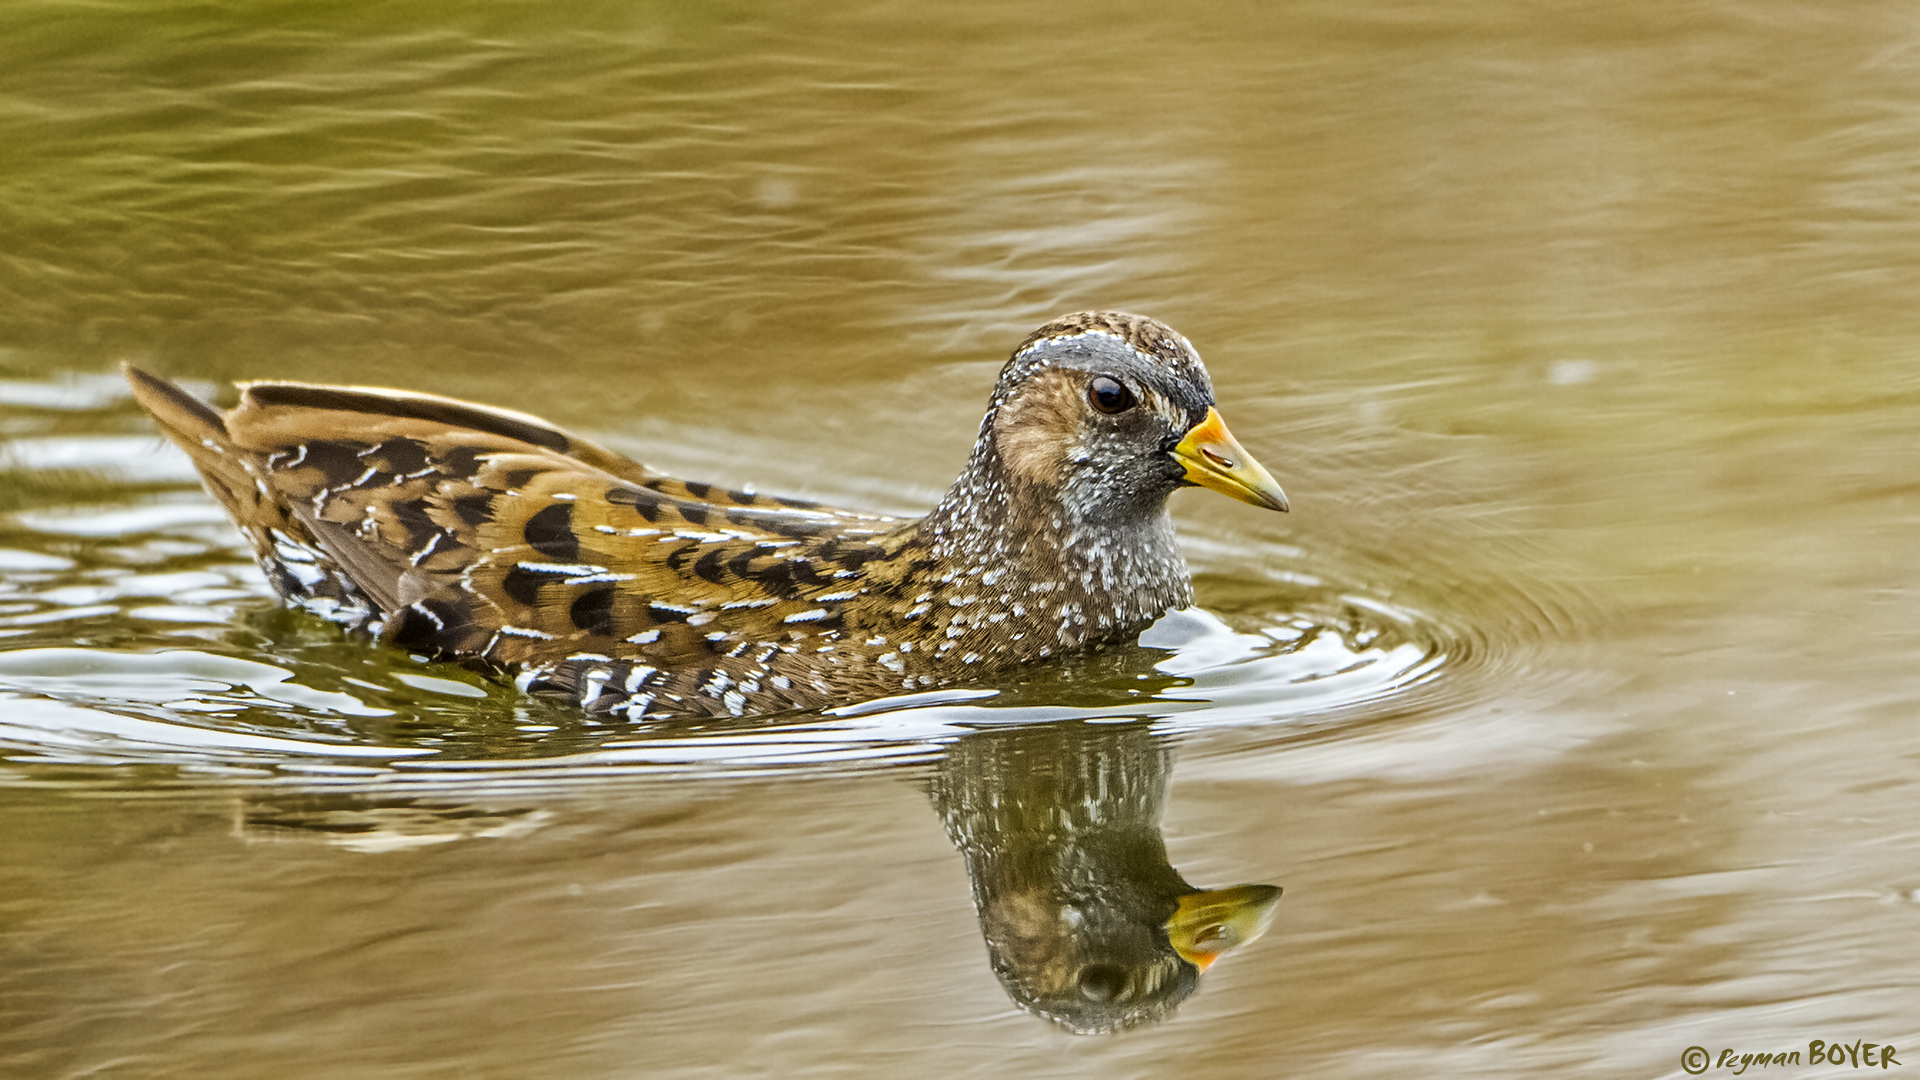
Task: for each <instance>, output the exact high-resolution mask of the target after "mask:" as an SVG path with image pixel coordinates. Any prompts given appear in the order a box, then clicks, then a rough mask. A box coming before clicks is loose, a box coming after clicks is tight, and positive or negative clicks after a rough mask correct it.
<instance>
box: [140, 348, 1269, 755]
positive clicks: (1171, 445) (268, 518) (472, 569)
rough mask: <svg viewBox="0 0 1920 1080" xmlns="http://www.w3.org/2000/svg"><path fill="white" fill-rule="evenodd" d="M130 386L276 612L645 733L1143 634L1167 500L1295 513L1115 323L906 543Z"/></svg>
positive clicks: (1200, 406)
mask: <svg viewBox="0 0 1920 1080" xmlns="http://www.w3.org/2000/svg"><path fill="white" fill-rule="evenodd" d="M128 375H129V378H130V380H131V381H132V383H133V386H134V390H135V395H136V397H137V398H138V399H139V400H140V402H141V404H142V405H143V406H145V407H146V409H147V410H148V411H149V412H150V413H152V414H153V416H154V418H155V419H156V421H157V422H158V423H159V425H160V427H161V429H162V430H163V431H164V432H165V433H166V434H167V435H168V436H169V437H170V438H172V439H173V440H174V441H175V442H177V443H179V444H180V445H181V446H182V447H183V448H184V449H185V450H186V451H187V452H188V454H190V455H191V456H192V457H193V459H194V462H195V464H196V465H197V466H198V467H199V469H200V471H201V474H202V476H203V477H204V478H205V480H206V483H207V486H208V488H209V490H211V491H212V492H213V493H214V494H215V495H216V496H217V497H218V498H219V499H220V500H221V502H222V503H223V504H225V506H226V508H227V510H228V511H229V513H230V514H232V516H233V518H234V520H235V522H236V523H237V524H238V525H239V526H240V528H241V530H242V531H243V532H244V533H245V534H246V535H247V537H248V539H249V540H250V542H251V543H252V546H253V549H254V554H255V556H256V558H258V559H259V561H260V563H261V565H262V567H263V568H265V570H266V572H267V576H268V578H269V580H270V581H271V582H272V583H273V585H274V587H275V588H276V589H277V590H278V591H279V592H280V593H281V595H282V596H283V597H285V598H286V599H287V600H288V602H289V603H293V604H296V605H298V606H301V607H304V608H306V609H307V610H309V611H313V612H315V613H317V614H320V615H322V616H324V617H326V618H329V619H332V620H333V621H335V622H338V623H341V624H343V625H346V626H348V627H350V628H354V629H365V630H370V631H372V632H374V633H375V634H377V635H378V636H379V637H380V638H381V639H382V640H384V641H388V642H390V643H392V644H394V645H397V646H400V647H402V648H407V649H410V650H413V651H416V652H423V653H427V654H431V655H435V656H442V657H450V658H463V659H469V660H475V661H480V662H483V663H485V664H488V665H492V666H496V667H498V668H501V669H504V670H511V671H515V672H517V673H518V682H519V684H520V685H521V686H522V688H524V689H528V690H533V691H542V692H550V693H557V694H564V695H566V696H569V697H572V698H573V699H574V700H576V701H578V702H579V703H580V704H581V705H582V706H584V707H585V708H586V709H587V710H588V711H590V712H598V713H611V714H614V715H618V716H621V717H625V718H630V719H636V720H637V719H642V718H647V717H658V716H686V715H743V714H748V713H754V714H758V713H768V712H777V711H782V710H786V709H803V708H816V707H820V706H822V705H826V704H831V703H834V702H838V701H847V700H855V699H859V698H865V697H874V696H879V695H884V694H889V693H897V692H903V691H914V690H921V689H929V688H932V687H936V686H940V685H945V684H949V683H953V682H956V681H961V680H965V679H971V678H978V677H979V676H980V675H981V674H982V673H984V672H985V671H988V670H991V669H994V668H1001V667H1005V666H1008V665H1011V664H1017V663H1022V662H1027V661H1033V660H1038V659H1043V658H1046V657H1049V656H1057V655H1061V654H1064V653H1069V652H1074V651H1079V650H1083V649H1088V648H1093V647H1097V646H1100V645H1103V644H1106V643H1110V642H1114V641H1119V640H1123V639H1127V638H1130V637H1132V636H1134V635H1137V634H1138V633H1139V631H1140V630H1141V629H1143V628H1144V627H1145V626H1147V625H1148V624H1150V623H1151V622H1152V621H1153V620H1154V619H1156V618H1158V617H1159V616H1160V615H1161V614H1163V613H1164V612H1166V611H1167V610H1169V609H1170V608H1175V607H1180V606H1184V605H1186V604H1187V603H1189V602H1190V601H1191V598H1192V589H1191V585H1190V584H1189V581H1188V577H1187V571H1186V566H1185V563H1184V561H1183V560H1182V559H1181V556H1180V553H1179V550H1178V548H1177V547H1176V546H1175V543H1174V538H1173V528H1172V523H1171V521H1170V520H1169V519H1168V518H1167V515H1166V510H1165V501H1166V496H1167V495H1168V494H1170V493H1171V492H1172V491H1173V490H1174V489H1175V488H1177V487H1180V486H1185V485H1188V484H1193V483H1200V484H1205V485H1206V486H1210V487H1215V488H1218V489H1220V490H1222V491H1225V492H1227V493H1228V494H1231V495H1234V496H1235V497H1237V498H1241V499H1243V500H1245V501H1248V502H1254V503H1257V504H1261V505H1267V506H1271V507H1274V508H1276V509H1284V508H1285V504H1284V500H1283V497H1282V496H1281V495H1280V493H1279V489H1278V487H1277V486H1275V485H1274V484H1273V481H1272V480H1271V478H1269V477H1267V475H1266V473H1265V471H1264V470H1262V469H1261V468H1260V466H1259V465H1258V464H1257V463H1254V462H1253V461H1252V460H1251V459H1250V458H1247V457H1246V455H1245V454H1244V452H1242V451H1240V449H1239V447H1238V445H1237V444H1235V443H1234V442H1233V440H1232V437H1231V436H1230V435H1228V434H1227V432H1226V429H1225V427H1224V426H1222V425H1220V423H1219V418H1218V415H1217V414H1216V413H1214V412H1213V410H1212V388H1211V386H1210V384H1209V383H1208V382H1207V377H1206V371H1205V369H1204V368H1203V367H1202V366H1201V364H1200V361H1199V358H1198V356H1196V355H1195V354H1194V353H1193V351H1192V348H1191V346H1189V345H1188V344H1187V342H1186V340H1185V339H1184V338H1181V337H1180V336H1179V335H1178V334H1175V333H1174V332H1173V331H1171V330H1169V329H1167V328H1166V327H1165V326H1163V325H1162V324H1160V323H1158V322H1155V321H1154V320H1151V319H1145V318H1141V317H1138V316H1130V315H1119V314H1114V313H1090V314H1082V315H1076V316H1068V317H1066V318H1064V319H1060V320H1056V321H1055V322H1053V323H1050V324H1048V325H1047V326H1045V327H1042V328H1041V329H1040V330H1039V331H1036V332H1035V333H1034V334H1033V335H1032V336H1031V337H1029V338H1028V339H1027V341H1026V342H1025V343H1024V344H1023V345H1022V346H1021V347H1020V349H1018V350H1016V351H1015V353H1014V356H1013V358H1012V359H1011V360H1010V361H1009V362H1008V364H1007V366H1006V368H1005V369H1004V370H1003V371H1002V373H1001V377H1000V381H999V383H998V385H997V386H996V388H995V391H994V395H993V398H992V400H991V402H990V403H989V408H988V412H987V416H986V419H985V421H984V422H983V423H982V425H981V434H980V439H979V441H978V442H977V443H976V444H975V447H974V451H973V454H972V457H971V459H970V461H969V463H968V467H967V470H966V471H965V472H964V473H963V474H962V475H961V477H960V479H959V480H957V481H956V482H955V483H954V486H953V487H952V489H950V490H949V491H948V493H947V495H946V497H945V498H944V499H943V500H942V501H941V503H940V505H939V506H938V507H936V508H935V509H934V510H933V512H931V513H930V514H928V515H927V516H926V517H924V518H920V519H916V520H903V519H897V518H889V517H882V516H877V515H870V514H861V513H855V512H851V511H844V510H836V509H831V508H827V507H823V506H819V505H817V504H814V503H808V502H801V501H796V500H788V499H779V498H772V497H768V496H764V495H756V494H751V493H746V492H738V491H725V490H721V489H718V488H714V487H712V486H710V485H707V484H700V483H693V482H688V481H681V480H676V479H673V478H671V477H667V476H665V475H662V474H660V473H658V472H655V471H654V470H651V469H649V468H647V467H646V466H643V465H640V464H638V463H636V462H634V461H632V460H630V459H628V458H626V457H623V456H622V455H619V454H616V453H614V452H612V451H609V450H606V449H604V448H602V447H599V446H596V445H594V444H592V443H591V442H588V441H586V440H583V439H581V438H579V437H577V436H574V435H570V434H568V433H566V432H564V431H561V430H560V429H558V428H555V427H553V426H551V425H549V424H547V423H545V422H544V421H541V420H539V419H537V418H535V417H531V416H527V415H525V414H522V413H516V412H511V411H507V410H501V409H493V408H488V407H485V406H480V405H472V404H467V403H464V402H459V401H455V400H453V399H449V398H442V397H436V396H432V395H426V394H413V393H404V392H400V391H391V390H374V389H367V388H359V387H332V386H316V385H309V384H302V383H277V382H266V383H249V384H245V385H243V387H242V392H241V398H240V403H239V405H238V406H237V407H236V408H234V409H233V410H231V411H229V412H228V413H226V414H224V415H223V414H220V413H217V412H215V411H214V410H212V409H211V408H209V407H208V406H206V405H205V404H203V403H201V402H200V401H199V400H197V399H195V398H193V397H192V396H190V395H188V394H186V393H185V392H184V391H181V390H180V389H178V388H177V387H174V386H173V385H172V384H170V383H167V382H165V381H163V380H161V379H158V378H155V377H154V376H151V375H148V374H146V373H144V372H141V371H138V370H136V369H131V368H129V371H128Z"/></svg>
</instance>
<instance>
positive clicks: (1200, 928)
mask: <svg viewBox="0 0 1920 1080" xmlns="http://www.w3.org/2000/svg"><path fill="white" fill-rule="evenodd" d="M1278 906H1280V889H1279V887H1278V886H1274V885H1235V886H1234V887H1233V888H1231V889H1214V890H1212V891H1210V892H1196V893H1188V894H1187V895H1185V896H1183V897H1181V898H1180V906H1179V907H1178V908H1176V909H1175V910H1174V913H1173V918H1171V919H1168V920H1167V940H1168V941H1169V942H1171V943H1172V944H1173V951H1174V952H1177V953H1179V954H1180V959H1182V960H1185V961H1186V962H1187V963H1189V964H1192V965H1193V966H1194V967H1197V968H1199V969H1200V970H1201V971H1205V970H1207V966H1208V965H1210V964H1212V963H1213V962H1214V961H1215V960H1218V959H1220V958H1221V957H1222V956H1225V955H1226V954H1227V953H1229V952H1232V951H1233V950H1234V949H1236V948H1238V947H1240V946H1242V945H1245V944H1246V943H1247V942H1249V941H1252V940H1253V939H1254V938H1257V937H1259V936H1260V935H1261V934H1264V933H1266V932H1267V927H1269V926H1271V925H1273V909H1274V908H1276V907H1278Z"/></svg>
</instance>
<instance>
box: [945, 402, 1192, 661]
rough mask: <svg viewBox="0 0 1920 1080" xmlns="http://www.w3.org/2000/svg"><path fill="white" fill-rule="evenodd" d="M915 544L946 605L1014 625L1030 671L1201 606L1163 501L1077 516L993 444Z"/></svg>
mask: <svg viewBox="0 0 1920 1080" xmlns="http://www.w3.org/2000/svg"><path fill="white" fill-rule="evenodd" d="M919 540H920V542H921V543H922V544H923V545H925V547H926V548H927V549H929V551H930V554H931V556H932V561H933V568H932V569H933V573H932V577H933V579H934V580H936V581H938V582H939V583H940V584H941V586H942V587H941V588H940V589H939V590H938V591H939V593H941V594H943V596H944V599H945V600H946V601H947V602H950V603H951V604H952V605H953V606H955V607H961V606H965V607H969V608H973V609H975V610H977V611H978V612H980V613H982V615H981V616H980V617H984V618H987V619H993V618H994V616H996V615H997V616H999V619H998V620H995V621H996V622H1011V623H1013V624H1015V625H1014V626H1012V627H1009V628H1007V629H1009V630H1011V631H1012V633H1020V634H1024V635H1025V636H1024V637H1023V638H1021V641H1022V642H1023V645H1022V646H1021V647H1019V651H1020V652H1021V653H1022V654H1023V655H1024V656H1026V657H1027V658H1029V659H1031V658H1035V657H1043V656H1051V655H1057V654H1059V653H1063V652H1067V651H1071V650H1074V649H1078V648H1081V647H1084V646H1087V645H1092V644H1100V643H1108V642H1113V641H1117V640H1122V639H1126V638H1131V637H1133V636H1135V635H1137V634H1138V633H1139V632H1140V631H1141V630H1143V629H1145V628H1146V626H1147V625H1149V624H1151V623H1152V622H1153V620H1155V619H1157V618H1159V617H1160V616H1161V615H1162V614H1164V613H1166V612H1167V611H1168V610H1169V609H1172V608H1176V607H1185V606H1187V605H1188V604H1190V603H1192V601H1193V587H1192V584H1191V583H1190V581H1189V579H1188V575H1187V566H1186V561H1185V560H1184V559H1183V558H1182V557H1181V555H1180V549H1179V546H1178V544H1177V543H1176V542H1175V540H1174V534H1173V522H1172V520H1171V519H1170V518H1168V516H1167V512H1166V502H1165V499H1164V498H1163V499H1159V500H1154V501H1153V504H1152V505H1150V506H1139V507H1133V508H1130V509H1129V510H1128V511H1127V512H1123V513H1114V512H1112V508H1111V507H1082V506H1078V505H1076V502H1075V500H1074V499H1072V498H1071V497H1070V492H1067V491H1066V489H1064V488H1062V487H1043V486H1042V485H1038V484H1034V483H1030V482H1026V481H1023V480H1022V479H1021V478H1019V477H1017V476H1014V475H1012V474H1011V473H1010V471H1009V470H1008V469H1007V468H1006V467H1005V466H1004V464H1003V463H1002V461H1001V460H1000V458H999V456H998V455H997V454H996V453H995V452H994V448H993V445H992V442H991V440H983V442H982V444H981V445H980V446H977V447H976V448H975V451H974V457H973V460H972V461H971V462H969V464H968V468H967V471H966V472H965V473H963V474H962V475H961V476H960V478H959V479H958V480H957V481H955V482H954V485H953V487H952V488H951V489H949V490H948V492H947V494H946V497H945V498H943V499H942V500H941V502H940V505H939V506H938V507H937V508H935V509H934V511H933V512H932V513H930V514H928V515H927V516H926V517H925V518H924V519H922V520H921V522H920V525H919ZM1011 636H1012V634H1011V633H1009V634H1005V635H1003V637H1002V640H1008V639H1010V638H1011Z"/></svg>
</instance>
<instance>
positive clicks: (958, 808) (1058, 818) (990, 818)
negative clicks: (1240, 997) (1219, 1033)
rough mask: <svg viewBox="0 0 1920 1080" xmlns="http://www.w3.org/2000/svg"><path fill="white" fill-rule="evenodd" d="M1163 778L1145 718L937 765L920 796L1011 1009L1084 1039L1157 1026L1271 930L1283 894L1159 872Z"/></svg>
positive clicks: (992, 748)
mask: <svg viewBox="0 0 1920 1080" xmlns="http://www.w3.org/2000/svg"><path fill="white" fill-rule="evenodd" d="M1171 770H1172V761H1171V753H1170V751H1169V749H1168V747H1167V744H1166V741H1165V739H1164V738H1163V737H1162V736H1160V735H1159V734H1157V733H1155V732H1154V731H1153V730H1152V724H1151V722H1149V721H1136V722H1133V723H1121V724H1116V723H1110V722H1101V723H1087V722H1083V721H1066V722H1058V721H1056V722H1051V723H1045V724H1035V725H1026V726H1019V725H1008V726H1005V727H999V726H996V727H992V728H987V729H985V730H980V731H974V732H970V733H968V734H965V735H962V736H961V737H960V738H958V739H956V740H955V741H954V742H953V743H952V744H950V745H948V746H947V747H946V748H945V750H944V752H943V753H942V754H941V757H940V762H939V764H938V765H937V766H936V767H935V769H934V770H933V773H932V775H931V777H930V783H929V794H930V795H931V796H932V799H933V804H934V809H935V810H936V811H937V812H938V813H939V814H940V819H941V823H942V824H943V825H944V826H945V827H946V832H947V837H948V839H950V840H952V841H953V844H954V847H955V848H956V849H958V850H959V852H960V854H961V855H962V857H964V858H965V859H966V863H967V876H968V878H969V879H970V880H971V881H972V884H973V900H974V909H975V912H976V913H977V914H978V916H979V919H980V933H981V936H982V937H983V938H984V939H985V941H986V946H987V956H988V960H989V963H990V964H991V966H992V968H993V972H994V974H995V975H996V976H997V977H998V978H999V980H1000V984H1001V987H1002V988H1003V989H1004V990H1006V992H1007V994H1008V996H1010V997H1011V998H1012V999H1013V1001H1014V1003H1015V1004H1017V1005H1019V1006H1020V1007H1021V1008H1023V1009H1025V1010H1027V1011H1028V1012H1031V1013H1034V1014H1036V1015H1039V1016H1043V1017H1046V1018H1047V1019H1049V1020H1052V1021H1053V1022H1055V1023H1057V1024H1059V1025H1061V1026H1062V1027H1064V1028H1066V1029H1068V1030H1070V1031H1073V1032H1076V1033H1079V1034H1099V1033H1104V1032H1111V1031H1119V1030H1122V1029H1124V1028H1130V1027H1134V1026H1137V1025H1140V1024H1146V1023H1152V1022H1156V1021H1159V1020H1163V1019H1165V1018H1166V1017H1167V1016H1168V1015H1170V1014H1171V1013H1172V1012H1173V1010H1174V1009H1175V1008H1176V1007H1177V1006H1178V1005H1179V1004H1180V1003H1181V1002H1182V1001H1183V1000H1185V999H1186V998H1187V997H1188V996H1189V995H1191V994H1192V993H1193V992H1194V990H1195V989H1196V988H1197V987H1198V985H1199V980H1200V976H1201V975H1202V974H1203V973H1204V972H1206V971H1207V969H1208V968H1209V967H1211V966H1212V965H1213V964H1214V962H1215V961H1217V960H1219V959H1221V958H1222V957H1224V956H1226V955H1228V954H1229V953H1232V952H1234V951H1235V950H1237V949H1239V948H1240V947H1241V946H1243V945H1245V944H1247V943H1248V942H1251V941H1253V940H1254V939H1255V938H1258V937H1260V936H1261V935H1262V934H1263V933H1265V932H1266V930H1267V928H1268V927H1269V926H1270V925H1272V923H1273V918H1274V913H1275V911H1276V909H1277V907H1278V905H1279V902H1280V892H1281V890H1280V888H1279V887H1278V886H1275V885H1235V886H1231V887H1229V888H1224V889H1196V888H1194V887H1193V886H1192V885H1189V884H1187V882H1186V879H1184V878H1182V877H1181V876H1180V872H1179V871H1178V870H1175V869H1174V868H1173V866H1172V865H1171V864H1170V863H1169V862H1168V861H1167V846H1166V842H1165V840H1163V839H1162V837H1161V834H1160V818H1161V813H1162V810H1163V808H1164V807H1165V805H1166V795H1167V780H1168V777H1169V775H1170V773H1171Z"/></svg>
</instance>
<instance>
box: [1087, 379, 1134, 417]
mask: <svg viewBox="0 0 1920 1080" xmlns="http://www.w3.org/2000/svg"><path fill="white" fill-rule="evenodd" d="M1087 400H1088V401H1090V402H1092V403H1093V407H1094V408H1096V409H1099V410H1100V411H1101V412H1103V413H1120V412H1126V411H1127V410H1128V409H1131V408H1133V404H1134V399H1133V391H1131V390H1129V389H1127V384H1125V383H1123V382H1121V381H1120V380H1119V379H1116V378H1114V377H1113V376H1111V375H1096V376H1094V378H1093V381H1092V382H1090V383H1088V384H1087Z"/></svg>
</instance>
